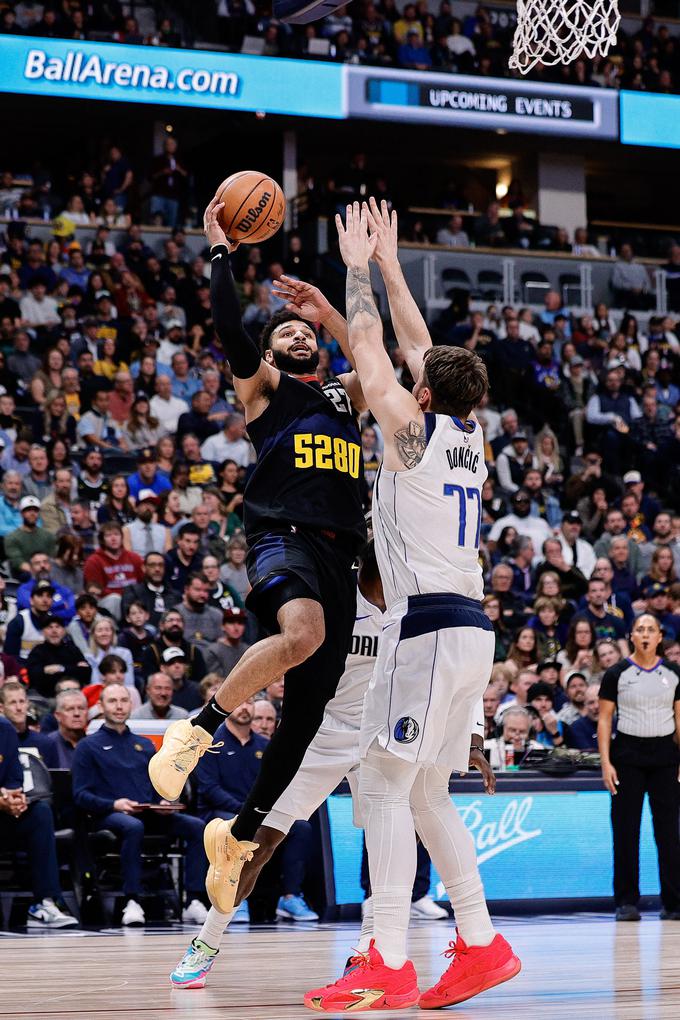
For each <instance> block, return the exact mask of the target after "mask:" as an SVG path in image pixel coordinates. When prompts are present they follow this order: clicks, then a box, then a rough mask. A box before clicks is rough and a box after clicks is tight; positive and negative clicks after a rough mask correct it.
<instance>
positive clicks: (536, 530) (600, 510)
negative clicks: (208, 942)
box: [0, 221, 680, 926]
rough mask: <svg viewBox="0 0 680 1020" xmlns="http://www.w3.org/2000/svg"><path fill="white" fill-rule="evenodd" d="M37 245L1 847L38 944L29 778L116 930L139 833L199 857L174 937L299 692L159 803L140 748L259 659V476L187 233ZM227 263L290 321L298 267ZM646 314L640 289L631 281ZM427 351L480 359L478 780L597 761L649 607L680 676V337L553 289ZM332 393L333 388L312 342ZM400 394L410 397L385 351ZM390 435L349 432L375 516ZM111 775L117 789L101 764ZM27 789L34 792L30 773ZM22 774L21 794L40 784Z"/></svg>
mask: <svg viewBox="0 0 680 1020" xmlns="http://www.w3.org/2000/svg"><path fill="white" fill-rule="evenodd" d="M59 229H60V228H59V224H57V231H56V232H55V234H54V236H53V237H52V238H50V239H48V240H47V241H43V240H38V239H37V238H36V237H34V236H32V235H31V233H30V231H29V230H28V229H27V228H26V227H25V225H24V224H23V223H22V222H21V221H17V222H15V223H10V224H9V226H8V229H7V233H6V235H5V237H4V241H3V246H2V250H1V251H0V448H1V454H0V471H1V472H2V474H1V477H0V543H1V549H0V563H2V571H1V572H0V628H1V635H2V641H3V644H2V654H1V655H0V671H1V676H0V685H1V686H0V712H1V714H2V715H3V716H4V717H5V718H4V720H0V841H2V842H3V845H4V844H5V840H7V841H8V843H9V841H10V839H11V840H14V842H15V843H17V844H18V845H20V846H21V847H23V848H26V847H28V848H29V858H30V863H31V868H32V882H33V885H32V888H33V891H34V894H35V904H34V905H33V906H32V907H31V912H30V916H29V923H31V924H33V925H35V926H62V925H69V924H71V923H73V920H74V919H73V918H72V917H71V915H70V913H69V912H68V910H67V909H66V907H65V904H64V902H63V899H62V889H61V888H60V875H59V872H58V868H57V856H56V842H55V835H54V832H55V826H54V821H53V818H52V814H51V811H50V807H49V804H48V803H47V801H46V800H45V799H41V798H40V797H38V796H35V795H34V794H33V793H32V791H35V790H37V789H39V784H37V783H36V782H35V778H36V775H37V772H38V771H39V770H40V768H41V766H42V767H45V768H47V769H54V768H59V769H66V770H70V771H71V772H72V793H73V801H74V804H75V807H76V809H77V810H78V811H80V812H82V813H83V814H85V815H86V816H87V817H88V818H89V824H90V825H91V826H92V827H93V828H94V829H95V830H101V829H105V830H108V831H111V832H113V833H114V834H115V835H116V836H117V838H118V840H119V843H120V850H121V870H122V879H121V882H122V890H123V903H122V907H121V909H122V914H121V916H122V920H123V922H124V923H125V924H141V923H144V920H145V910H144V905H143V888H142V885H143V875H142V869H141V855H142V849H143V844H144V839H145V837H146V836H147V835H162V836H165V837H167V838H168V839H175V838H180V839H182V840H183V842H184V847H185V856H186V868H185V890H186V902H185V903H184V904H183V910H184V916H185V918H186V919H187V920H188V921H192V922H193V921H197V920H200V919H201V918H202V917H203V916H204V913H205V904H204V902H203V895H204V894H203V874H204V870H203V869H204V868H205V858H204V856H203V852H202V849H201V840H202V837H201V833H202V828H203V825H204V824H205V822H206V821H207V820H209V819H211V818H213V817H216V815H221V816H223V817H231V816H233V815H234V814H235V813H237V811H238V810H239V806H240V804H241V803H242V802H243V799H244V797H245V793H246V791H247V788H248V786H249V783H250V779H249V778H248V777H250V778H252V776H253V775H254V773H255V772H256V770H257V768H258V767H259V761H260V759H261V757H262V754H263V753H264V750H265V748H266V742H267V739H268V738H269V737H271V734H272V732H273V730H274V728H275V726H276V722H277V718H278V714H279V711H280V706H281V696H282V691H283V684H284V683H285V679H282V680H281V681H279V682H278V683H277V684H275V685H273V686H272V687H270V688H269V689H268V690H267V691H264V692H262V696H261V697H260V698H258V699H256V700H255V701H254V702H248V703H246V704H244V705H243V706H241V707H240V709H239V710H238V711H237V712H235V713H233V714H232V716H231V717H230V719H229V720H228V722H227V724H226V726H225V727H224V730H223V731H222V733H221V736H220V739H221V740H224V742H225V745H228V747H229V752H228V753H225V754H224V755H219V756H206V760H204V762H202V763H201V767H200V768H199V770H198V772H197V776H196V788H195V789H194V790H193V791H192V794H191V797H190V798H189V800H188V801H187V803H186V804H185V805H184V806H185V810H184V811H177V810H175V809H173V808H172V807H171V806H169V805H167V804H163V803H159V801H158V798H157V796H156V795H155V793H154V791H153V790H152V788H151V787H150V785H149V783H148V779H147V775H146V763H147V761H148V758H149V756H150V755H151V754H152V753H153V747H152V745H151V743H150V742H149V741H148V740H146V738H143V737H139V736H138V735H137V734H136V733H135V732H133V731H132V730H131V729H130V728H129V727H128V725H127V724H128V720H132V722H133V726H136V725H137V720H139V721H140V724H141V725H144V724H146V723H148V722H149V721H154V720H155V721H161V722H162V721H163V720H171V719H177V718H182V717H184V716H185V715H187V714H191V713H193V712H194V711H196V710H197V709H199V708H200V707H201V706H202V705H203V704H204V703H205V702H206V701H207V700H208V699H209V698H210V696H211V695H212V694H213V693H214V691H215V689H216V686H217V685H218V684H219V682H220V679H221V678H222V677H223V676H224V675H225V673H226V672H228V671H229V670H230V669H231V668H232V666H233V665H234V663H235V662H237V661H238V659H239V657H240V656H241V655H242V654H243V652H244V651H245V649H246V648H247V647H248V645H249V644H250V643H251V642H253V641H255V640H257V639H258V637H259V634H258V630H257V626H256V623H255V621H254V620H253V619H252V618H251V617H250V615H249V614H248V612H247V610H246V608H245V598H246V596H247V593H248V578H247V574H246V570H245V565H244V562H245V557H246V553H247V546H246V542H245V539H244V535H243V530H242V504H243V490H244V485H245V484H246V482H247V478H248V474H249V471H250V470H251V465H252V463H253V459H254V451H253V448H252V445H251V444H250V442H249V439H248V436H247V430H246V427H245V422H244V418H243V415H242V408H241V406H240V405H239V403H238V400H237V398H236V395H235V393H234V390H233V387H232V379H231V375H230V372H229V366H228V364H227V363H226V362H225V358H224V353H223V350H222V347H221V344H220V341H219V338H218V337H217V336H216V335H215V334H214V331H213V328H212V319H211V309H210V292H209V263H208V262H207V261H206V259H205V254H206V253H203V254H202V255H198V256H190V255H188V254H187V248H186V239H185V237H184V235H183V233H182V231H180V230H174V231H173V232H172V233H171V234H170V235H169V236H167V237H166V238H165V239H163V240H162V241H161V249H162V250H160V251H152V250H151V249H150V248H148V247H147V245H146V243H145V241H144V240H143V237H142V233H141V230H140V228H139V227H138V226H135V225H130V226H129V227H128V228H127V229H126V230H123V231H121V232H120V233H119V234H118V235H117V237H118V243H117V244H116V245H114V244H113V242H112V240H111V235H110V234H109V233H108V231H107V229H106V228H105V227H104V226H101V227H100V229H99V232H98V234H97V238H96V240H95V241H93V242H92V245H91V246H90V247H89V248H87V249H85V250H84V249H83V247H82V246H81V244H80V243H78V242H77V241H74V240H73V236H72V235H67V236H66V237H64V236H62V235H61V234H60V232H59ZM237 256H238V257H235V259H234V268H235V273H236V278H237V284H238V289H239V294H240V297H241V301H242V307H243V313H244V320H245V323H246V327H247V328H248V329H249V330H251V331H252V332H253V335H257V333H258V332H259V330H260V328H261V325H262V324H263V322H264V321H265V320H266V318H268V316H269V315H270V314H271V312H272V311H274V310H276V307H277V302H278V300H279V299H278V298H276V296H275V294H274V293H273V283H274V280H275V279H276V278H277V277H278V276H279V275H280V274H281V272H282V271H283V270H284V269H285V270H287V271H289V272H292V273H294V274H295V275H300V276H305V275H307V271H308V270H309V268H310V265H309V262H308V261H307V260H306V259H305V256H304V252H303V251H302V249H301V247H300V246H299V245H291V248H290V252H289V256H288V260H287V261H286V263H285V264H280V263H271V264H269V265H266V264H264V263H263V262H262V257H261V252H260V251H259V249H258V248H257V247H255V246H250V247H248V248H245V247H244V248H241V249H239V252H238V253H237ZM620 284H621V287H620V290H621V291H622V293H623V295H624V297H623V300H625V301H626V302H627V304H628V305H629V306H630V307H636V306H635V301H634V299H635V296H636V289H635V279H634V277H633V276H632V275H631V276H629V277H626V276H625V275H622V276H621V278H620ZM432 333H433V338H434V341H435V342H436V343H447V344H457V345H462V346H465V347H467V348H468V349H470V350H475V351H476V352H477V353H478V354H479V355H480V356H481V357H482V358H483V360H484V361H485V363H486V365H487V367H488V371H489V377H490V383H491V392H490V398H489V402H488V403H487V404H486V405H485V406H484V407H481V408H479V409H478V414H479V418H480V421H481V422H482V424H483V427H484V430H485V441H486V460H487V463H488V466H489V472H490V474H489V479H488V481H487V482H486V484H485V486H484V490H483V493H482V508H483V517H482V527H481V536H482V545H481V556H482V562H483V566H484V573H485V580H486V592H487V594H486V597H485V601H484V605H485V611H486V613H487V615H488V616H489V618H490V620H491V621H492V623H493V627H494V631H495V634H496V655H495V659H496V663H495V666H494V671H493V676H492V678H491V683H490V685H489V689H488V691H487V692H486V695H485V709H484V711H485V728H486V738H487V747H488V751H489V755H490V758H491V760H492V762H493V763H494V765H495V766H496V767H500V768H503V767H506V766H507V765H508V764H510V763H514V762H515V761H516V760H518V756H519V757H520V758H521V757H523V756H524V754H525V753H526V751H527V750H533V751H538V750H539V749H540V748H544V749H545V748H548V749H554V748H559V747H563V746H564V747H566V748H575V749H580V750H584V751H588V750H593V749H594V748H595V746H596V745H595V727H596V720H597V696H596V691H597V688H596V685H597V683H598V682H599V680H600V678H601V676H602V674H603V671H604V670H605V669H606V668H608V666H610V665H612V664H613V663H615V662H616V661H618V659H619V658H620V657H621V656H622V655H625V654H627V652H628V645H627V637H626V635H627V633H628V631H629V629H630V625H631V622H632V620H633V619H634V618H635V616H636V615H638V614H640V613H641V612H643V611H646V612H651V613H653V614H654V615H655V616H656V617H657V619H658V620H659V622H660V624H661V627H662V630H663V634H664V642H665V652H666V654H667V655H668V657H669V658H670V659H672V660H673V661H676V662H678V661H680V582H679V579H678V570H679V569H680V390H679V388H678V387H679V384H680V339H679V336H678V323H677V321H676V320H675V318H673V317H672V316H669V317H654V316H652V318H651V319H650V320H649V323H648V325H646V326H645V327H644V328H643V326H642V320H640V321H639V320H638V318H636V316H635V314H633V313H632V312H628V313H626V315H625V316H621V314H620V313H618V312H615V311H612V310H611V309H610V308H608V307H607V306H605V305H599V306H598V307H597V308H596V309H594V310H593V313H592V314H589V315H585V316H581V317H576V316H574V315H573V314H572V312H571V310H570V309H569V308H568V307H565V306H564V304H563V301H562V298H561V296H560V295H559V294H558V293H556V292H553V291H548V293H547V294H546V296H545V301H544V307H543V309H542V311H541V312H540V314H537V315H536V314H534V313H532V311H531V310H530V309H527V308H515V307H514V306H507V307H503V308H501V307H498V306H496V305H489V306H488V307H487V308H486V310H485V311H481V310H480V311H477V310H472V311H469V312H468V311H465V310H463V312H462V313H461V312H460V309H459V310H458V311H457V312H456V314H454V313H453V311H452V310H447V311H445V312H444V313H442V315H441V316H440V318H439V319H438V320H437V321H435V322H434V323H433V324H432ZM320 346H321V350H320V366H319V374H320V376H321V377H322V378H325V377H328V376H330V375H333V374H336V373H338V372H340V371H342V370H343V369H344V368H345V367H346V366H345V363H344V361H343V357H342V353H341V351H340V348H339V345H338V344H337V341H336V340H335V338H334V337H332V336H331V335H330V334H328V333H327V332H322V334H321V344H320ZM390 352H391V356H392V359H393V363H394V368H395V372H396V373H397V375H398V377H399V378H400V380H401V382H402V384H403V385H404V386H407V387H408V386H411V385H412V380H410V379H409V378H408V371H407V369H406V367H405V366H404V364H403V359H402V358H401V357H400V355H399V351H398V349H397V348H396V347H390ZM381 448H382V437H381V435H380V431H379V429H378V427H377V425H376V423H375V422H374V421H373V420H372V419H370V418H366V419H364V421H363V422H362V452H363V461H364V468H365V482H366V485H365V498H366V503H367V505H368V504H370V497H371V488H372V485H373V482H374V479H375V474H376V471H377V468H378V465H379V461H380V456H381ZM105 754H108V755H109V759H108V760H109V762H110V767H104V766H103V764H102V760H103V756H104V755H105ZM34 773H35V775H34ZM27 776H29V780H27ZM286 846H287V848H286V849H284V852H283V854H282V856H281V858H280V859H279V860H278V863H277V865H276V867H277V869H278V870H277V880H278V882H279V886H280V899H279V900H278V908H277V909H278V911H279V914H280V916H283V917H288V918H290V919H293V920H296V919H309V918H310V916H315V914H314V911H312V910H310V908H309V907H308V906H307V904H306V902H305V899H304V895H303V886H304V881H305V873H306V871H305V869H306V866H307V863H308V861H309V855H310V852H311V846H312V834H311V830H310V829H309V827H308V826H307V827H305V826H304V825H303V826H301V827H300V828H299V829H298V830H297V831H296V832H294V833H293V834H292V835H291V838H290V840H289V842H288V844H287V845H286Z"/></svg>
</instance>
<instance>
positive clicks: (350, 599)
mask: <svg viewBox="0 0 680 1020" xmlns="http://www.w3.org/2000/svg"><path fill="white" fill-rule="evenodd" d="M249 543H250V545H249V551H248V558H247V560H246V566H247V570H248V580H249V581H250V584H251V586H252V590H251V592H250V594H249V595H248V597H247V599H246V605H247V607H248V609H250V610H251V611H252V612H253V613H255V615H256V616H257V618H258V619H259V620H260V622H261V623H262V625H263V626H264V627H266V628H267V629H268V630H270V631H276V630H278V624H277V621H276V614H277V613H278V611H279V609H280V608H281V606H282V605H285V603H286V602H290V601H291V600H292V599H294V598H309V599H313V600H314V601H316V602H319V603H320V605H321V607H322V609H323V612H324V621H325V627H326V637H325V640H324V642H323V645H322V648H323V649H324V653H325V654H324V658H325V659H326V661H327V662H328V664H329V665H330V664H331V663H332V669H333V672H335V670H336V669H337V667H338V665H339V666H340V673H342V671H343V669H344V662H345V658H346V656H347V653H348V651H349V648H350V644H351V640H352V630H353V628H354V618H355V615H356V575H355V571H354V569H353V567H354V561H355V559H356V555H357V552H358V543H357V542H356V541H355V540H354V539H344V538H342V537H335V536H333V534H332V533H331V532H327V533H324V532H322V531H316V530H311V529H308V528H304V529H302V528H299V527H294V526H291V525H282V526H281V527H280V528H273V529H272V530H269V531H266V532H261V533H260V534H256V535H254V536H252V537H249Z"/></svg>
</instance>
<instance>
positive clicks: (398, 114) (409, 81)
mask: <svg viewBox="0 0 680 1020" xmlns="http://www.w3.org/2000/svg"><path fill="white" fill-rule="evenodd" d="M347 103H348V111H349V114H350V116H353V117H370V118H373V119H379V120H399V121H409V122H412V123H418V124H441V125H442V126H443V127H444V126H446V125H459V126H464V127H471V128H487V129H491V130H496V129H498V128H504V129H505V130H507V131H526V132H531V133H532V134H550V135H560V136H561V137H573V136H579V137H594V138H608V139H610V138H618V133H619V132H618V95H617V93H616V92H615V91H613V90H609V89H589V88H581V87H575V88H570V87H568V86H564V85H542V84H536V83H535V82H530V81H527V82H519V81H515V80H514V79H508V80H505V79H502V78H475V77H472V76H470V77H468V76H464V75H451V74H433V73H431V72H429V71H428V72H423V71H392V70H384V69H382V68H381V69H380V70H377V69H373V68H368V67H353V66H350V67H349V68H348V89H347Z"/></svg>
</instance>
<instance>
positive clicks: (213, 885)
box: [203, 818, 260, 914]
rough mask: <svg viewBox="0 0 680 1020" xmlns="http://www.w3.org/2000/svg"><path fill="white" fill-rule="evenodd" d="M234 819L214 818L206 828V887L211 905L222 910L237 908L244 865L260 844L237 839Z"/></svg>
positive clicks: (226, 911)
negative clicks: (239, 882)
mask: <svg viewBox="0 0 680 1020" xmlns="http://www.w3.org/2000/svg"><path fill="white" fill-rule="evenodd" d="M235 821H236V819H235V818H231V819H230V820H229V821H228V822H227V821H224V819H222V818H213V820H212V822H208V824H207V825H206V827H205V830H204V832H203V845H204V846H205V852H206V854H207V856H208V861H209V863H210V867H209V868H208V876H207V878H206V880H205V888H206V892H207V893H208V896H209V898H210V902H211V903H212V905H213V906H214V907H216V908H217V910H221V911H222V913H223V914H228V913H229V912H230V911H232V910H233V909H234V901H235V899H236V892H237V890H238V880H239V878H240V877H241V871H242V870H243V865H244V864H245V863H246V861H252V859H253V853H254V852H255V851H256V850H257V848H258V847H259V845H260V844H259V843H250V842H249V841H248V840H246V839H244V840H241V841H240V842H239V840H237V839H235V838H234V837H233V836H232V834H231V827H232V825H233V824H234V822H235Z"/></svg>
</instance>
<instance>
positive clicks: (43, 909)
mask: <svg viewBox="0 0 680 1020" xmlns="http://www.w3.org/2000/svg"><path fill="white" fill-rule="evenodd" d="M26 926H27V927H28V928H76V927H77V926H78V921H77V920H76V918H75V917H73V915H72V914H69V913H68V911H66V910H62V908H61V907H58V906H57V904H56V903H55V902H54V900H51V899H49V898H47V897H46V898H45V899H44V900H43V901H42V903H34V904H33V906H31V907H29V908H28V917H27V919H26Z"/></svg>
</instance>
